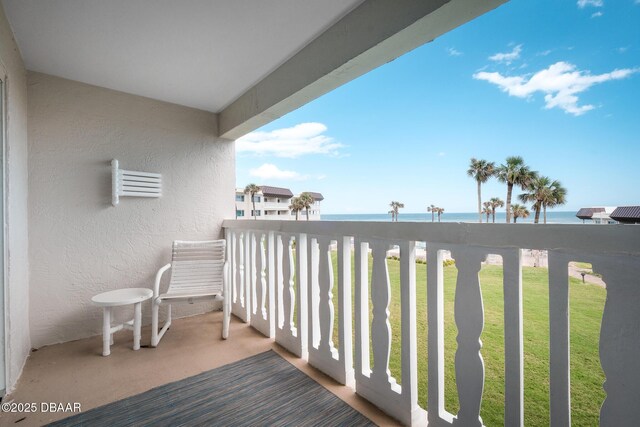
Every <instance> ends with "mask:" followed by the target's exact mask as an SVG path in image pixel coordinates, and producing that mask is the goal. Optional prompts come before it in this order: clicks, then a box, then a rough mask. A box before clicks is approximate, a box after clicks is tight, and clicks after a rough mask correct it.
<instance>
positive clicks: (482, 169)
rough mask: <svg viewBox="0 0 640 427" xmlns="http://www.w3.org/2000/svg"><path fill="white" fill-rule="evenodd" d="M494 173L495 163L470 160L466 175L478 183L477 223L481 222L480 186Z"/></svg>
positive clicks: (473, 158)
mask: <svg viewBox="0 0 640 427" xmlns="http://www.w3.org/2000/svg"><path fill="white" fill-rule="evenodd" d="M494 173H495V163H493V162H488V161H486V160H478V159H476V158H475V157H472V158H471V162H470V163H469V169H467V175H469V176H470V177H472V178H473V179H475V180H476V182H477V183H478V222H480V223H481V222H482V206H481V204H482V188H481V187H482V184H484V183H485V182H487V181H488V180H489V178H491V177H492V176H493V174H494Z"/></svg>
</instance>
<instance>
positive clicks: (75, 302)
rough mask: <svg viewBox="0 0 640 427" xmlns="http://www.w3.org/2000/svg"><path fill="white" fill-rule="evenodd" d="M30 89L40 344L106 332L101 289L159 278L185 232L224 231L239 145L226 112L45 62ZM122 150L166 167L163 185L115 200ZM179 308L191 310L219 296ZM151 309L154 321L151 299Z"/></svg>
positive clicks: (127, 156)
mask: <svg viewBox="0 0 640 427" xmlns="http://www.w3.org/2000/svg"><path fill="white" fill-rule="evenodd" d="M170 83H171V82H167V84H170ZM28 100H29V108H28V111H29V122H28V126H29V186H30V191H29V224H30V229H29V241H30V242H31V245H30V250H29V259H30V262H31V265H30V271H31V292H30V301H31V308H30V321H31V340H32V345H33V346H34V347H39V346H42V345H46V344H52V343H58V342H64V341H69V340H74V339H78V338H82V337H87V336H91V335H96V334H99V333H100V331H101V329H100V328H101V322H102V317H101V316H102V314H101V310H100V309H99V308H98V307H95V306H93V305H92V304H91V302H90V299H91V297H92V296H93V295H95V294H97V293H99V292H103V291H106V290H111V289H117V288H125V287H149V288H150V287H151V286H152V285H153V280H154V277H155V273H156V271H157V269H158V268H159V267H160V266H162V265H164V264H166V263H167V262H169V261H170V254H171V242H172V241H173V240H174V239H211V238H219V237H222V229H221V223H222V220H223V219H224V218H233V217H234V201H233V200H234V199H233V198H234V192H235V188H234V186H235V151H234V144H233V142H232V141H228V140H221V139H218V138H217V137H216V135H217V129H216V116H215V114H212V113H208V112H204V111H200V110H195V109H192V108H187V107H182V106H178V105H174V104H168V103H164V102H160V101H154V100H151V99H147V98H142V97H139V96H134V95H129V94H125V93H121V92H116V91H113V90H109V89H103V88H98V87H95V86H90V85H86V84H82V83H78V82H74V81H70V80H65V79H61V78H58V77H53V76H50V75H46V74H40V73H35V72H29V73H28ZM112 158H117V159H118V160H119V161H120V165H121V167H122V168H123V169H129V170H140V171H149V172H158V173H161V174H162V178H163V196H162V197H161V198H160V199H147V198H133V197H123V198H121V199H120V204H119V205H118V206H117V207H112V206H111V204H110V203H111V169H110V161H111V159H112ZM164 285H165V286H166V282H165V284H164ZM174 308H175V309H176V310H175V314H176V315H177V316H181V315H190V314H196V313H200V312H203V311H204V310H207V309H210V308H211V303H200V304H196V305H181V306H176V305H174ZM127 310H128V309H127ZM120 311H122V310H120ZM143 315H144V319H145V321H146V322H148V321H149V318H150V317H149V316H150V306H149V304H148V303H147V304H146V305H144V306H143ZM129 316H130V313H128V312H127V313H126V315H124V314H122V313H121V314H120V315H117V317H118V318H119V319H122V318H123V317H129ZM129 318H131V317H129ZM203 333H206V331H203Z"/></svg>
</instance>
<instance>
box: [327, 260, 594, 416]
mask: <svg viewBox="0 0 640 427" xmlns="http://www.w3.org/2000/svg"><path fill="white" fill-rule="evenodd" d="M333 261H334V271H335V272H337V265H336V257H335V253H334V254H333ZM388 266H389V277H390V280H391V287H392V297H391V304H390V307H389V310H390V313H391V316H390V317H391V319H390V321H391V327H392V348H391V358H390V362H389V365H390V370H391V372H392V374H393V375H394V377H395V378H396V380H397V381H398V382H400V374H401V367H400V287H399V285H400V262H399V261H397V260H392V259H389V260H388ZM369 268H371V261H370V262H369ZM416 274H417V278H416V282H417V284H418V289H417V319H418V321H417V323H418V324H417V334H418V387H419V403H420V405H421V406H422V407H424V408H426V404H427V357H428V355H427V314H426V313H427V298H426V266H425V265H424V264H417V265H416ZM456 275H457V270H456V268H455V266H451V267H445V270H444V295H445V360H446V361H445V371H446V378H445V399H446V406H445V407H446V409H447V410H448V411H449V412H451V413H453V414H455V413H456V412H457V411H458V399H457V391H456V384H455V367H454V355H455V350H456V335H457V329H456V325H455V320H454V312H453V305H454V296H455V287H456V283H455V282H456ZM522 278H523V310H524V313H523V316H524V353H525V367H524V376H525V378H524V381H525V392H524V399H525V403H524V404H525V425H527V426H545V425H548V424H549V415H548V414H549V294H548V277H547V270H546V269H544V268H527V267H525V268H524V269H523V272H522ZM480 283H481V287H482V298H483V301H484V309H485V326H484V331H483V333H482V336H481V339H482V342H483V349H482V356H483V358H484V363H485V378H486V379H485V387H484V394H483V398H482V409H481V416H482V419H483V421H484V423H485V424H486V425H488V426H497V425H504V335H503V329H504V323H503V322H504V317H503V315H504V310H503V292H502V267H499V266H485V267H483V268H482V270H481V271H480ZM570 286H571V287H570V310H571V322H570V324H571V390H572V395H571V405H572V423H573V424H574V425H579V426H589V425H597V424H598V414H599V410H600V406H601V404H602V401H603V400H604V391H603V389H602V383H603V381H604V374H603V372H602V369H601V367H600V362H599V356H598V337H599V332H600V320H601V317H602V310H603V307H604V300H605V296H606V291H605V290H604V289H603V288H600V287H597V286H594V285H589V284H586V285H585V284H582V283H581V281H579V280H577V279H571V284H570ZM334 291H335V289H334ZM334 306H335V308H336V310H335V314H336V318H335V322H334V342H335V344H336V345H339V343H338V339H337V326H338V325H337V319H338V318H337V307H338V305H337V296H336V293H335V292H334Z"/></svg>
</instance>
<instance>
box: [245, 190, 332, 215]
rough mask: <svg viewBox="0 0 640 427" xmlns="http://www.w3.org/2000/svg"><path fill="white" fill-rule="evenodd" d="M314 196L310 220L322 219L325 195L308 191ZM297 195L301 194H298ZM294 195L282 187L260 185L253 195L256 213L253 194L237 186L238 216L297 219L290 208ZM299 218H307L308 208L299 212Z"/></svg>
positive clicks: (310, 209)
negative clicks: (322, 202)
mask: <svg viewBox="0 0 640 427" xmlns="http://www.w3.org/2000/svg"><path fill="white" fill-rule="evenodd" d="M307 193H309V194H310V195H311V197H312V198H313V204H312V205H311V207H310V208H309V220H316V221H317V220H319V219H320V202H321V201H323V200H324V197H323V196H322V194H320V193H315V192H312V191H307ZM297 196H300V194H298V195H297ZM293 197H294V195H293V193H292V192H291V190H289V189H288V188H282V187H271V186H268V185H263V186H260V191H259V192H258V193H256V195H255V196H253V198H254V201H255V215H254V211H253V202H252V201H251V195H250V194H246V193H245V192H244V188H236V218H237V219H253V217H254V216H255V217H256V219H274V220H295V219H296V213H295V212H294V211H293V210H291V209H290V206H291V199H292V198H293ZM298 219H300V220H306V219H307V211H306V209H303V210H301V211H300V212H298Z"/></svg>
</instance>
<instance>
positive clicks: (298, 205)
mask: <svg viewBox="0 0 640 427" xmlns="http://www.w3.org/2000/svg"><path fill="white" fill-rule="evenodd" d="M289 209H291V211H292V212H295V213H296V221H297V220H298V214H299V213H300V211H301V210H302V209H304V205H303V204H302V201H301V200H300V197H292V198H291V204H290V205H289Z"/></svg>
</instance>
